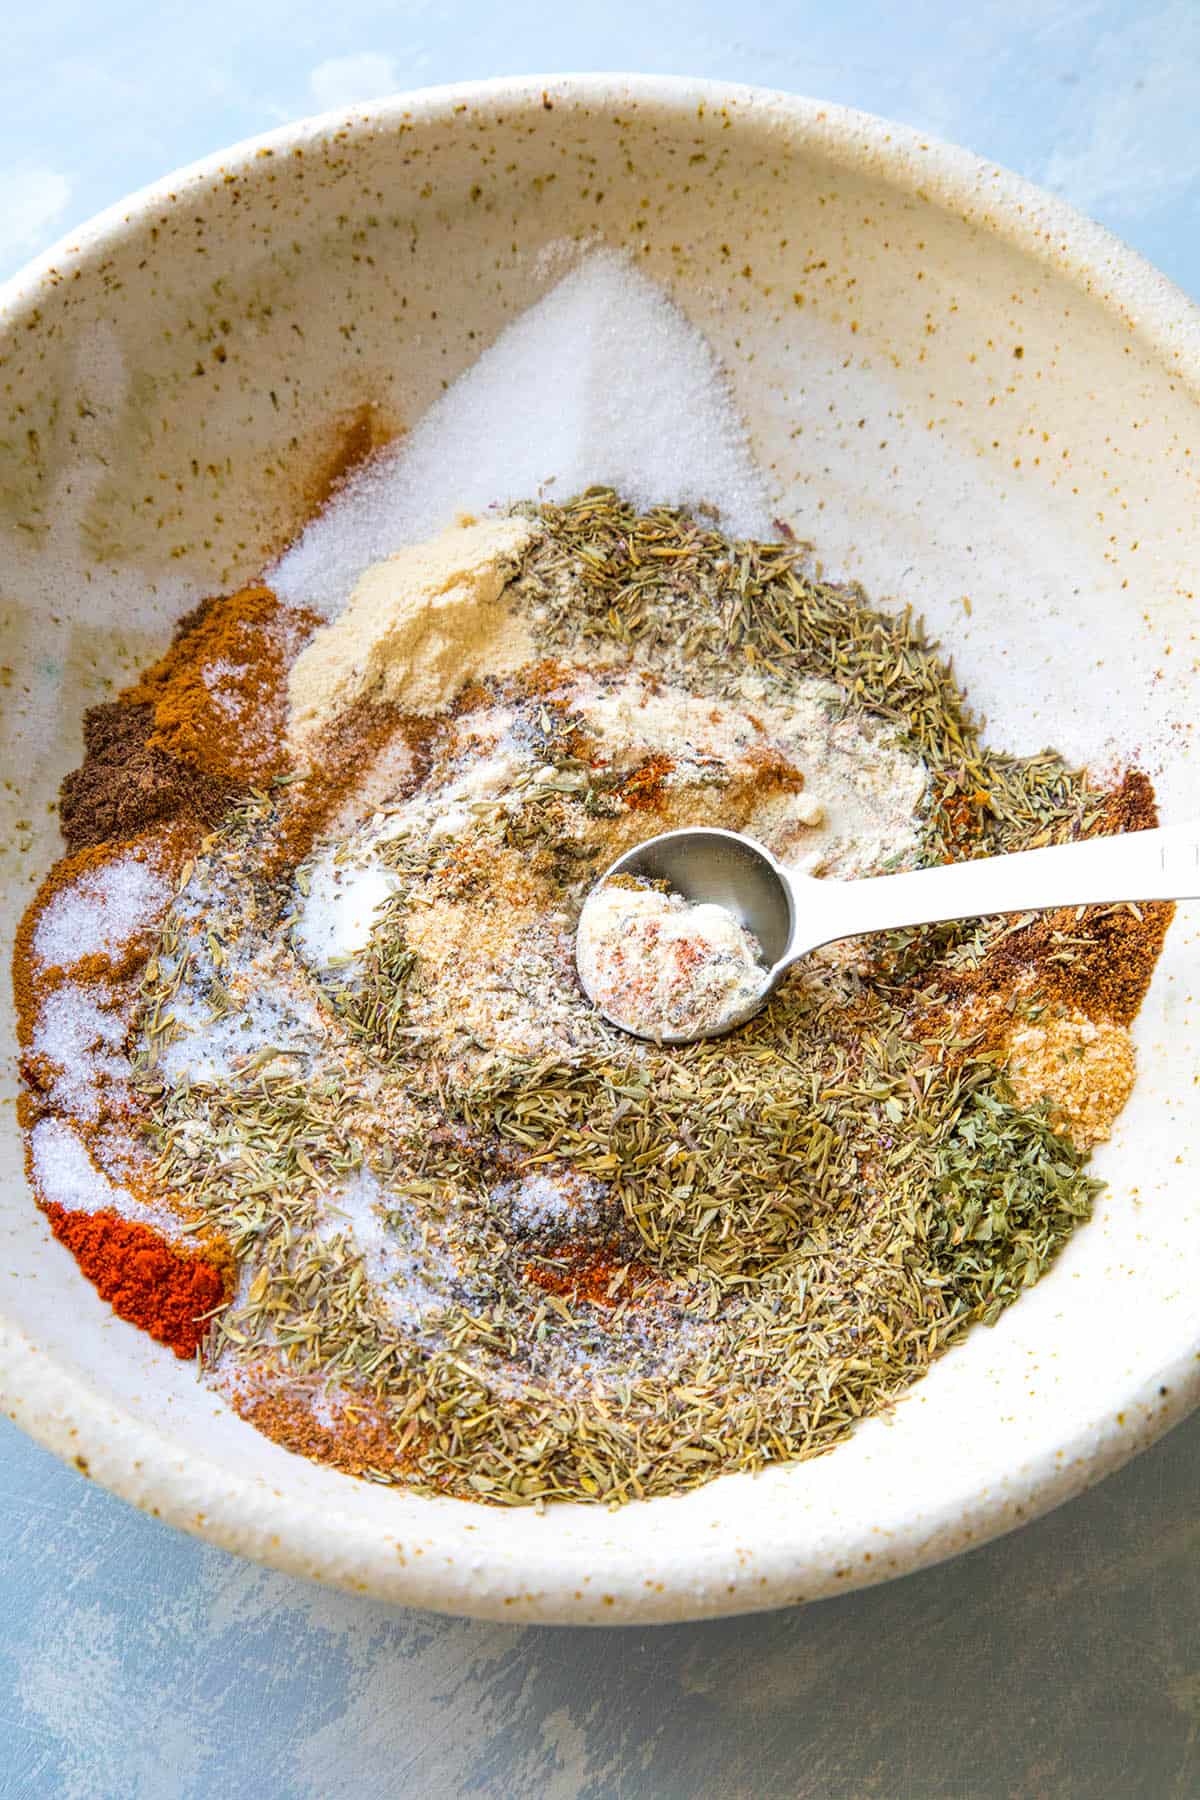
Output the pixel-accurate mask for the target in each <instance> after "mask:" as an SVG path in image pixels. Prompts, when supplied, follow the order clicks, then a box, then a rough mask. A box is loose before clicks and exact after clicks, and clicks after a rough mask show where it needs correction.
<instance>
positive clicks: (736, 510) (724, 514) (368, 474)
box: [268, 250, 771, 616]
mask: <svg viewBox="0 0 1200 1800" xmlns="http://www.w3.org/2000/svg"><path fill="white" fill-rule="evenodd" d="M594 483H604V484H606V485H609V486H611V487H614V488H616V489H617V490H618V492H619V493H621V494H622V495H623V496H624V497H625V498H626V499H628V500H630V501H632V502H633V503H634V504H635V505H636V506H638V507H640V508H643V509H644V508H647V507H651V506H655V505H670V506H695V505H699V504H702V503H707V504H709V505H711V506H713V507H715V508H716V509H717V510H718V512H719V514H720V522H721V525H722V527H723V529H724V530H725V531H726V532H728V533H729V534H730V535H731V536H734V537H769V536H770V535H771V506H770V500H769V497H768V494H767V490H766V487H765V484H764V481H763V478H762V476H761V474H760V473H759V471H758V470H757V468H756V467H755V464H754V461H753V459H752V457H751V454H750V448H749V444H748V442H747V437H746V428H745V425H744V423H743V421H742V419H741V417H740V416H739V414H738V412H737V409H736V406H735V404H734V401H733V399H732V396H731V394H730V391H729V388H728V385H727V381H726V377H725V375H724V372H723V371H722V369H721V365H720V364H719V363H718V361H717V358H716V356H715V354H714V353H713V350H712V348H711V346H710V345H709V343H708V341H707V339H706V338H705V337H704V336H703V334H702V333H701V332H700V331H699V330H697V328H696V327H695V326H694V325H692V324H691V323H690V322H689V320H688V319H687V318H685V316H684V314H683V313H682V312H681V311H680V310H679V308H678V307H677V306H676V305H675V303H674V301H672V300H671V298H670V297H669V296H668V294H667V293H666V292H665V291H664V290H663V289H662V288H660V287H658V286H656V285H655V283H654V282H652V281H650V280H649V279H648V278H647V277H646V276H645V275H642V274H641V273H640V272H639V271H638V270H636V269H635V268H634V266H633V264H632V263H631V262H630V261H629V260H628V259H627V258H626V257H624V256H621V255H619V254H617V253H616V252H614V251H611V250H603V251H599V252H596V253H594V254H592V255H589V256H587V257H585V259H584V260H583V261H582V262H581V263H580V264H579V266H578V268H576V269H575V270H573V272H572V273H571V274H570V275H568V276H567V277H566V279H565V280H563V281H560V282H559V283H558V285H557V286H556V287H554V288H552V289H551V291H550V292H549V293H548V294H547V295H546V296H545V297H544V298H543V299H542V300H540V301H539V302H538V303H537V304H536V305H535V306H532V307H530V309H529V310H528V311H527V312H525V313H523V314H522V315H521V316H520V318H518V319H517V320H515V321H514V323H513V324H512V325H510V326H509V327H508V329H507V330H506V331H504V332H503V333H502V334H501V335H500V337H499V338H498V339H497V340H496V342H495V343H494V344H493V345H492V346H491V348H490V349H489V350H486V351H485V352H484V354H483V355H482V356H481V357H480V358H479V360H478V361H477V362H476V363H475V364H473V366H472V367H471V368H469V369H468V370H467V371H466V373H465V374H464V375H462V376H461V377H460V378H459V380H458V381H457V382H455V383H454V385H453V386H452V387H451V388H450V389H449V390H448V391H447V392H446V393H445V394H444V395H443V396H442V397H441V399H440V400H438V401H437V402H436V403H435V404H434V405H433V406H432V407H431V408H430V410H429V412H428V413H426V415H425V417H424V418H423V419H422V420H421V421H420V422H419V424H418V425H417V426H416V428H415V430H414V431H413V432H412V433H411V434H410V436H409V437H408V438H406V439H405V441H404V443H403V445H402V446H400V447H399V448H398V449H397V450H395V451H393V452H390V453H388V454H385V455H383V456H380V457H378V458H376V459H375V460H374V461H372V462H371V463H369V464H368V465H367V466H366V467H365V468H364V469H363V470H362V471H361V472H360V473H359V474H358V475H357V476H356V477H354V478H353V479H352V480H351V481H350V482H349V483H348V484H347V485H346V487H345V488H344V489H343V490H342V492H341V494H340V495H339V496H338V497H337V499H336V500H335V501H334V502H333V504H332V505H331V506H329V507H328V508H327V509H326V510H325V512H324V513H323V514H322V515H321V516H320V517H319V518H318V519H315V520H314V521H313V522H312V524H310V525H309V526H308V528H307V529H306V530H305V531H304V533H303V534H302V535H301V537H300V538H299V539H298V540H297V542H296V543H295V544H294V545H293V546H292V547H291V549H289V550H288V551H286V552H285V554H284V555H283V557H282V558H281V559H280V561H279V562H278V563H277V564H276V566H275V568H274V569H273V570H272V571H270V572H269V574H268V580H269V581H270V583H271V585H272V587H273V588H274V589H275V591H276V593H278V594H279V595H280V597H281V598H282V599H284V600H286V601H289V602H291V603H292V604H293V605H297V606H300V605H303V606H310V607H314V608H317V609H319V610H321V611H323V612H325V613H327V614H329V615H330V616H333V615H336V614H337V613H338V612H339V611H340V610H341V608H342V607H343V606H344V605H345V603H346V600H347V599H348V597H349V594H350V591H351V589H352V588H353V586H354V583H355V581H356V580H357V578H358V576H359V575H360V574H361V573H362V571H363V570H364V569H366V568H368V567H369V566H370V565H371V564H372V563H375V562H378V561H380V560H381V559H382V558H383V557H385V556H389V555H391V554H392V553H393V552H394V551H396V550H398V549H400V548H401V547H402V546H404V545H405V544H412V543H420V542H421V541H422V540H423V539H425V538H428V537H431V536H432V535H433V534H434V533H435V532H437V531H440V530H442V529H443V528H444V527H445V526H447V525H449V524H451V523H452V522H453V520H454V519H455V517H456V516H457V515H458V514H459V513H461V512H463V511H464V510H465V511H474V512H482V511H484V510H485V509H486V508H488V507H489V506H504V505H510V504H512V503H513V502H514V501H517V500H528V499H533V498H535V497H536V496H537V495H538V494H539V493H540V492H542V491H543V490H545V489H551V490H552V492H553V494H554V495H556V496H558V497H561V498H563V499H566V498H567V497H568V496H569V495H571V494H574V493H577V492H578V491H579V490H580V489H582V488H586V487H588V486H590V485H592V484H594Z"/></svg>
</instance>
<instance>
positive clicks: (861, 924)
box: [788, 825, 1200, 962]
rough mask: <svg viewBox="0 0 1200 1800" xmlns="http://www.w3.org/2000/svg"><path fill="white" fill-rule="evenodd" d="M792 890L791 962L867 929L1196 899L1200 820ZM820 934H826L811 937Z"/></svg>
mask: <svg viewBox="0 0 1200 1800" xmlns="http://www.w3.org/2000/svg"><path fill="white" fill-rule="evenodd" d="M793 887H794V890H795V902H796V920H797V924H796V941H795V943H794V944H793V946H792V949H791V953H790V954H789V956H788V961H789V962H791V961H794V960H795V958H796V957H797V956H803V955H804V954H805V953H806V951H808V950H814V949H816V948H817V946H818V945H819V944H827V943H832V942H834V941H835V940H836V939H837V938H842V937H855V936H857V935H858V933H859V932H863V931H891V930H894V929H896V928H897V927H898V926H902V925H932V924H935V923H937V922H939V921H941V920H944V919H975V918H981V917H983V916H984V914H987V913H1018V912H1032V911H1035V910H1037V909H1040V908H1043V907H1053V906H1083V905H1087V904H1104V903H1105V902H1108V901H1117V900H1134V901H1137V900H1183V899H1192V898H1195V897H1197V896H1200V825H1166V826H1161V827H1159V828H1158V829H1157V830H1154V831H1130V832H1124V833H1122V834H1121V835H1120V836H1119V837H1100V838H1088V839H1086V841H1085V842H1083V843H1080V844H1062V845H1055V846H1052V847H1051V848H1050V849H1047V850H1018V851H1015V852H1014V853H1013V854H1012V855H1011V856H984V857H979V858H977V859H976V860H975V861H974V862H962V863H952V864H948V865H947V866H945V867H943V868H940V869H915V870H912V871H911V872H908V873H905V874H902V875H877V876H874V877H872V878H869V879H867V880H863V881H813V882H811V883H810V882H808V881H805V882H803V883H794V884H793ZM814 889H816V890H819V891H820V899H819V900H818V899H817V897H816V894H815V893H814V892H813V891H812V890H814ZM818 931H819V932H820V933H822V935H820V936H817V935H814V934H815V933H817V932H818ZM801 940H804V941H803V942H802V941H801Z"/></svg>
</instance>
